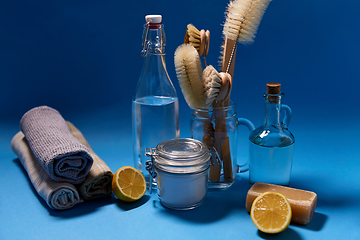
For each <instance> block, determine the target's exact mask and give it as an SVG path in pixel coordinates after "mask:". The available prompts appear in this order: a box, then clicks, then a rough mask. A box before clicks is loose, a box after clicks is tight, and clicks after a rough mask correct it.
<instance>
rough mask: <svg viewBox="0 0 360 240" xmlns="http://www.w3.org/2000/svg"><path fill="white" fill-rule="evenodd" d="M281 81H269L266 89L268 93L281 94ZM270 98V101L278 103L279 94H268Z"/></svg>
mask: <svg viewBox="0 0 360 240" xmlns="http://www.w3.org/2000/svg"><path fill="white" fill-rule="evenodd" d="M280 87H281V84H280V83H274V82H273V83H267V84H266V89H267V94H268V95H279V94H280ZM268 100H269V102H270V103H274V104H277V103H279V96H268Z"/></svg>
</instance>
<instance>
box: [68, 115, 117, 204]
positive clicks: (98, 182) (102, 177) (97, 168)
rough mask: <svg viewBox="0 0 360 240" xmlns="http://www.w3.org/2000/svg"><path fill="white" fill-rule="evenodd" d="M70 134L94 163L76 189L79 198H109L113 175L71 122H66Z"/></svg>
mask: <svg viewBox="0 0 360 240" xmlns="http://www.w3.org/2000/svg"><path fill="white" fill-rule="evenodd" d="M66 123H67V125H68V127H69V129H70V132H71V134H72V135H73V136H74V137H75V138H76V139H77V140H79V142H81V143H82V144H84V146H85V147H87V148H88V149H89V151H90V155H91V157H92V158H93V160H94V163H93V165H92V167H91V169H90V172H89V174H88V175H87V176H86V179H85V181H84V182H83V183H82V184H81V185H80V186H79V187H78V190H79V193H80V196H81V197H82V198H83V199H84V200H93V199H97V198H103V197H110V196H111V193H112V190H111V182H112V177H113V173H112V172H111V170H110V168H109V167H108V165H106V163H105V162H104V161H103V160H102V159H101V158H100V157H99V156H98V155H96V153H95V152H94V151H93V150H92V149H91V147H90V145H89V143H88V142H87V141H86V139H85V138H84V136H83V135H82V133H81V132H80V131H79V129H77V128H76V127H75V126H74V125H73V124H72V123H71V122H68V121H67V122H66Z"/></svg>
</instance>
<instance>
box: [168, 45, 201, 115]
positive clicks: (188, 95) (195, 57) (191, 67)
mask: <svg viewBox="0 0 360 240" xmlns="http://www.w3.org/2000/svg"><path fill="white" fill-rule="evenodd" d="M174 62H175V70H176V75H177V78H178V80H179V85H180V88H181V91H182V93H183V95H184V98H185V100H186V102H187V104H188V105H189V107H190V108H192V109H195V108H201V107H203V106H204V105H205V100H204V96H205V90H204V87H203V83H202V81H201V75H202V66H201V62H200V58H199V54H198V52H197V50H196V49H195V48H194V47H193V46H191V45H190V44H182V45H180V46H179V47H178V48H177V49H176V51H175V56H174Z"/></svg>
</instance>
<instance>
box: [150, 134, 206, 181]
mask: <svg viewBox="0 0 360 240" xmlns="http://www.w3.org/2000/svg"><path fill="white" fill-rule="evenodd" d="M154 153H155V157H154V164H155V167H156V168H158V169H160V170H162V171H165V172H169V173H181V174H187V173H197V172H202V171H205V170H207V169H208V168H209V166H210V153H209V149H208V147H207V146H206V145H205V144H204V143H203V142H201V141H199V140H195V139H190V138H176V139H172V140H167V141H164V142H161V143H159V144H158V145H157V146H156V149H155V152H154Z"/></svg>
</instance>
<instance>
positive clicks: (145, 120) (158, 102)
mask: <svg viewBox="0 0 360 240" xmlns="http://www.w3.org/2000/svg"><path fill="white" fill-rule="evenodd" d="M145 20H146V24H145V25H144V34H143V50H142V52H141V55H142V56H143V57H144V58H145V59H144V65H143V68H142V72H141V74H140V78H139V81H138V84H137V88H136V91H135V94H134V97H133V101H132V119H133V120H132V122H133V148H134V149H133V150H134V164H135V168H137V169H139V170H140V171H141V172H142V173H143V174H144V175H145V177H146V179H148V174H147V173H148V172H147V171H146V169H145V162H146V157H145V148H149V147H154V148H155V147H156V146H157V144H158V143H160V142H162V141H164V140H168V139H173V138H178V137H179V135H180V130H179V104H178V98H177V94H176V90H175V88H174V86H173V84H172V82H171V80H170V78H169V75H168V73H167V71H166V66H165V33H164V27H163V25H162V16H161V15H147V16H146V17H145Z"/></svg>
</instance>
